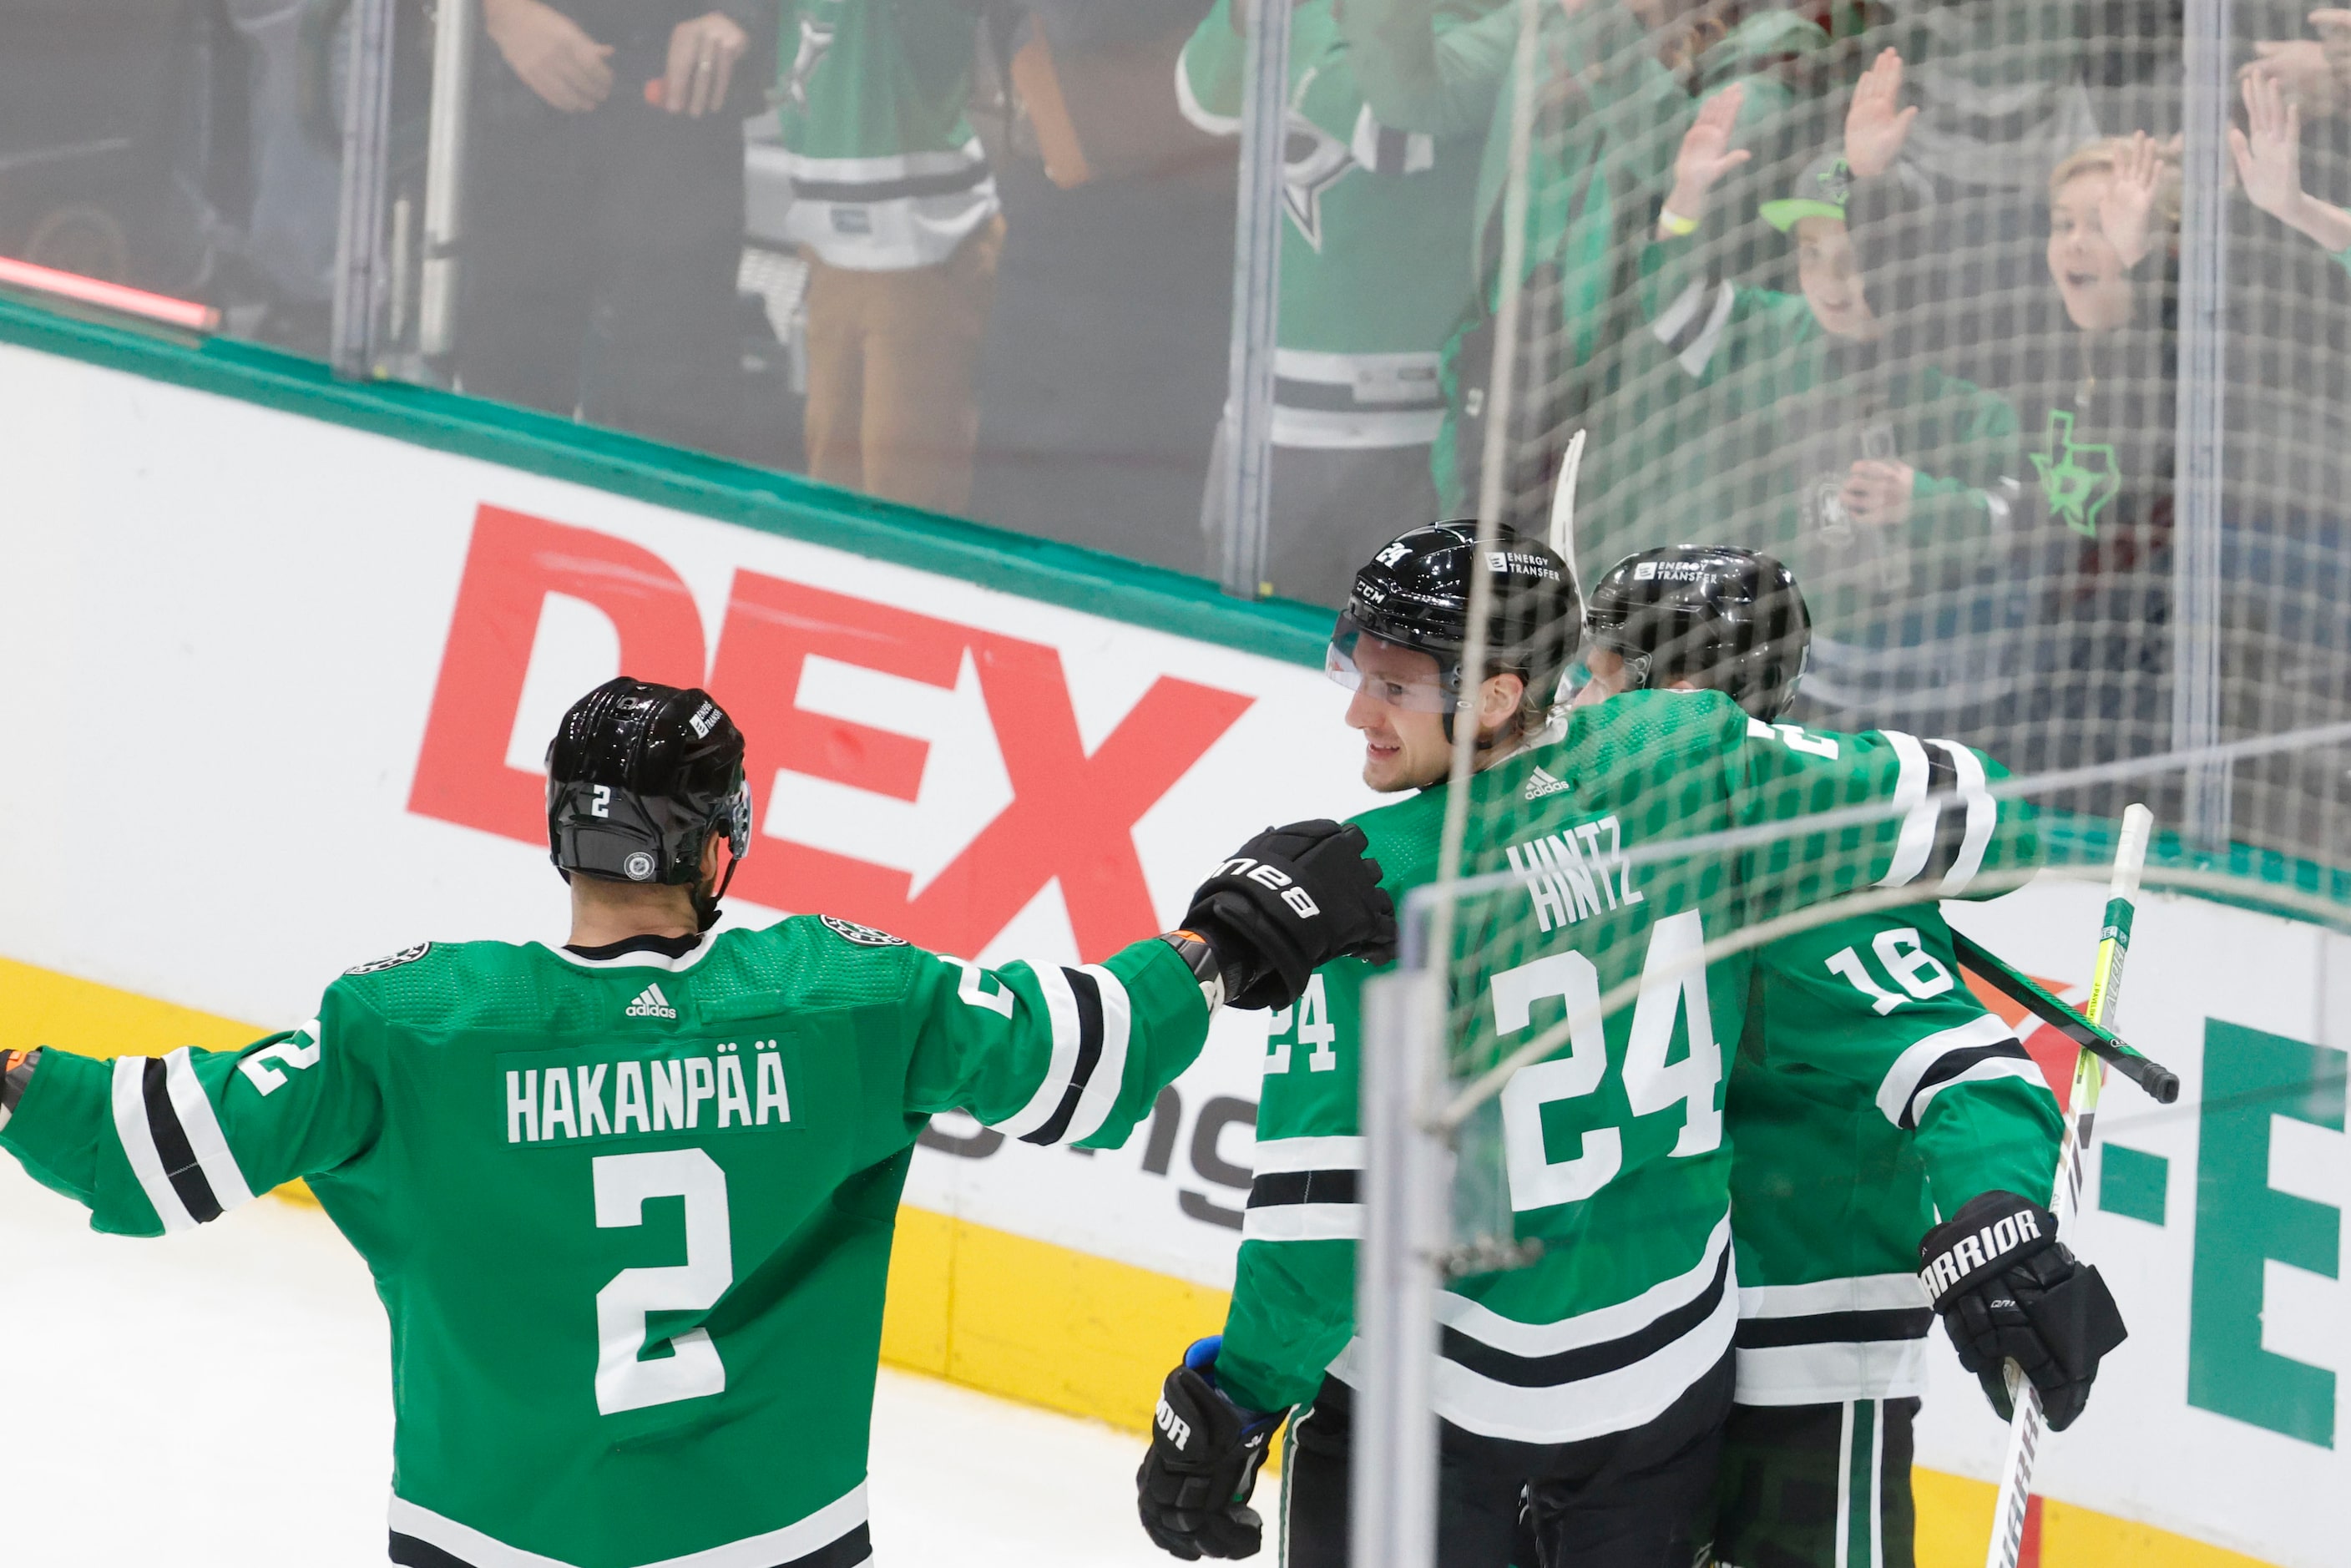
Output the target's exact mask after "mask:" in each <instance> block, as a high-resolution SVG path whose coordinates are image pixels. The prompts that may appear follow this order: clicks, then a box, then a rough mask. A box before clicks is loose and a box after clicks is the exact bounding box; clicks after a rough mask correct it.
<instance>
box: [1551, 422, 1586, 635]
mask: <svg viewBox="0 0 2351 1568" xmlns="http://www.w3.org/2000/svg"><path fill="white" fill-rule="evenodd" d="M1582 473H1583V431H1580V430H1579V431H1577V432H1576V433H1575V434H1573V435H1572V436H1570V437H1568V441H1567V454H1566V455H1565V456H1563V457H1562V458H1561V459H1560V460H1559V478H1558V479H1557V480H1556V481H1554V482H1553V484H1552V487H1551V528H1550V530H1549V537H1548V538H1547V539H1546V541H1545V542H1546V543H1548V544H1549V545H1550V546H1551V548H1552V554H1554V555H1556V556H1558V557H1559V558H1560V559H1562V560H1563V561H1565V562H1567V580H1568V581H1569V582H1570V583H1572V584H1573V585H1574V588H1575V596H1576V597H1577V598H1578V599H1582V598H1583V572H1582V571H1581V570H1579V569H1578V568H1577V566H1576V564H1575V481H1576V476H1578V475H1580V474H1582Z"/></svg>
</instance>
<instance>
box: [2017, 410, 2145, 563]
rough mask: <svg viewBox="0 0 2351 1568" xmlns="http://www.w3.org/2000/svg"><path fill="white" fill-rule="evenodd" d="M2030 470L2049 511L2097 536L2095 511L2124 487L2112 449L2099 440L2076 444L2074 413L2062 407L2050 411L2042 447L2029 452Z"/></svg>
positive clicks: (2078, 529) (2080, 530) (2080, 531)
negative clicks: (2044, 441)
mask: <svg viewBox="0 0 2351 1568" xmlns="http://www.w3.org/2000/svg"><path fill="white" fill-rule="evenodd" d="M2030 455H2031V456H2032V469H2033V472H2034V473H2036V474H2038V475H2039V476H2041V488H2042V490H2043V493H2044V494H2045V495H2047V497H2049V513H2050V515H2051V516H2052V517H2057V518H2059V519H2061V520H2062V521H2063V522H2064V525H2065V526H2066V527H2067V528H2071V529H2073V530H2074V532H2075V533H2077V534H2085V535H2087V536H2088V537H2089V538H2097V537H2098V515H2099V514H2100V513H2101V512H2104V511H2105V509H2106V507H2108V506H2109V505H2111V504H2112V503H2113V501H2114V498H2115V497H2116V495H2117V494H2119V493H2120V492H2121V490H2122V487H2123V480H2122V473H2121V470H2120V469H2119V468H2118V467H2117V465H2116V463H2115V449H2114V448H2113V447H2111V446H2108V445H2106V444H2104V443H2102V442H2091V443H2082V444H2077V443H2076V442H2075V441H2074V416H2073V414H2072V413H2069V412H2068V411H2066V410H2064V409H2051V410H2050V411H2049V436H2048V440H2047V442H2046V443H2045V444H2044V446H2043V450H2042V451H2039V452H2035V453H2032V454H2030Z"/></svg>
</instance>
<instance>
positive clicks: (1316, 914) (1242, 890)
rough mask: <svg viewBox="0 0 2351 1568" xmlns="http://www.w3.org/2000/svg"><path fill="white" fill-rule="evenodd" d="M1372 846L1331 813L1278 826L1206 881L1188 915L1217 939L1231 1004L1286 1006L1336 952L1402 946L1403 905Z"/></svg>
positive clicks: (1385, 955)
mask: <svg viewBox="0 0 2351 1568" xmlns="http://www.w3.org/2000/svg"><path fill="white" fill-rule="evenodd" d="M1368 847H1369V845H1368V844H1367V843H1366V841H1365V840H1364V830H1363V829H1361V828H1358V827H1356V826H1354V825H1353V823H1348V824H1346V825H1344V826H1343V825H1341V824H1340V823H1337V822H1333V821H1330V820H1328V819H1327V818H1326V819H1322V820H1320V821H1311V822H1292V823H1290V825H1289V826H1288V827H1286V828H1268V829H1267V830H1266V831H1263V832H1261V833H1259V835H1258V836H1257V837H1255V838H1253V839H1251V840H1250V841H1249V842H1247V843H1245V844H1243V845H1242V846H1241V847H1240V848H1239V849H1238V850H1236V851H1235V852H1233V853H1232V855H1231V857H1230V858H1228V860H1227V861H1226V862H1225V863H1224V864H1223V865H1221V866H1219V867H1217V873H1216V874H1215V875H1214V876H1212V877H1210V878H1209V879H1208V880H1207V881H1206V882H1204V883H1201V884H1200V887H1199V891H1198V892H1196V893H1195V894H1192V907H1191V908H1190V909H1189V910H1188V911H1186V914H1185V915H1184V925H1185V927H1186V929H1187V930H1191V931H1196V932H1198V933H1199V934H1200V936H1202V937H1203V938H1205V939H1206V940H1207V944H1208V946H1211V947H1213V948H1214V949H1216V954H1217V965H1218V967H1219V968H1220V969H1221V970H1222V972H1223V975H1224V980H1225V1001H1226V1004H1227V1005H1228V1006H1230V1007H1236V1008H1286V1007H1288V1006H1290V1004H1291V1003H1292V1002H1294V1001H1296V1000H1297V999H1298V996H1299V993H1300V992H1301V991H1303V990H1304V989H1305V988H1306V980H1307V977H1309V976H1310V975H1311V974H1313V973H1314V971H1315V970H1317V969H1319V968H1321V967H1322V966H1323V965H1325V964H1327V963H1329V962H1330V961H1331V960H1332V959H1333V958H1337V957H1342V956H1349V955H1352V956H1355V957H1358V958H1362V959H1364V960H1366V961H1367V962H1370V963H1374V964H1384V963H1386V962H1388V961H1389V960H1390V959H1392V958H1394V957H1395V944H1396V925H1395V905H1394V904H1391V903H1390V902H1389V901H1388V895H1387V893H1386V891H1385V890H1384V889H1383V888H1382V887H1381V886H1380V862H1377V861H1375V860H1373V859H1372V858H1371V857H1370V856H1368V855H1366V854H1365V853H1364V850H1365V849H1367V848H1368Z"/></svg>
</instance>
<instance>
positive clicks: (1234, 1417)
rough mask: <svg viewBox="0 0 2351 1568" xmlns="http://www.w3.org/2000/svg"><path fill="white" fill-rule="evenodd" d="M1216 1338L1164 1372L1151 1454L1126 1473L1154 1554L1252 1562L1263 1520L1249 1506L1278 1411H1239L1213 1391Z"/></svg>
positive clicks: (1219, 1339)
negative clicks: (1130, 1474) (1130, 1477)
mask: <svg viewBox="0 0 2351 1568" xmlns="http://www.w3.org/2000/svg"><path fill="white" fill-rule="evenodd" d="M1222 1343H1224V1342H1223V1339H1222V1337H1221V1336H1218V1335H1211V1336H1210V1337H1208V1338H1207V1339H1204V1340H1199V1341H1196V1342H1195V1343H1194V1344H1193V1346H1192V1348H1191V1349H1189V1350H1187V1351H1186V1352H1185V1353H1184V1364H1183V1365H1181V1366H1179V1367H1177V1368H1176V1369H1175V1371H1173V1372H1171V1373H1169V1374H1168V1375H1167V1382H1166V1385H1165V1387H1164V1388H1162V1389H1161V1390H1160V1395H1159V1409H1158V1411H1157V1413H1156V1414H1155V1416H1154V1417H1153V1419H1152V1423H1151V1451H1150V1452H1149V1453H1148V1454H1145V1455H1144V1458H1143V1468H1142V1469H1139V1470H1137V1471H1135V1473H1134V1491H1135V1504H1136V1508H1137V1510H1138V1511H1140V1512H1141V1513H1142V1515H1143V1528H1144V1532H1145V1533H1147V1534H1148V1535H1149V1536H1150V1537H1151V1540H1152V1542H1153V1544H1155V1545H1156V1546H1157V1547H1158V1548H1159V1549H1160V1550H1161V1551H1163V1552H1168V1553H1170V1554H1171V1555H1173V1556H1176V1557H1180V1558H1182V1559H1183V1560H1184V1561H1185V1562H1186V1563H1190V1562H1194V1561H1196V1560H1197V1559H1199V1558H1201V1557H1254V1556H1256V1555H1257V1552H1258V1547H1259V1544H1260V1543H1261V1542H1262V1540H1263V1534H1264V1523H1263V1521H1261V1520H1259V1518H1258V1516H1257V1510H1255V1509H1253V1508H1251V1507H1249V1493H1250V1492H1251V1491H1252V1490H1255V1489H1256V1487H1257V1472H1258V1467H1259V1466H1260V1465H1262V1464H1264V1463H1265V1450H1266V1442H1267V1440H1268V1439H1269V1438H1270V1437H1272V1436H1273V1429H1274V1428H1275V1427H1279V1426H1280V1425H1281V1418H1282V1417H1283V1416H1286V1415H1288V1414H1289V1412H1288V1411H1286V1410H1274V1411H1260V1410H1244V1409H1242V1408H1241V1407H1240V1406H1238V1405H1236V1404H1234V1403H1233V1402H1232V1400H1231V1399H1230V1398H1229V1397H1228V1396H1226V1394H1225V1392H1224V1390H1222V1389H1220V1388H1218V1387H1217V1348H1218V1346H1220V1345H1221V1344H1222Z"/></svg>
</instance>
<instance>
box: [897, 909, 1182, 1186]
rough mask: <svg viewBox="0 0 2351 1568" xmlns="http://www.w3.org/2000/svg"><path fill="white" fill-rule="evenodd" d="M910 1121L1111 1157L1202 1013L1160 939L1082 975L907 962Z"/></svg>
mask: <svg viewBox="0 0 2351 1568" xmlns="http://www.w3.org/2000/svg"><path fill="white" fill-rule="evenodd" d="M914 965H915V968H914V980H913V986H912V998H911V1000H912V1004H913V1007H914V1019H913V1023H914V1050H913V1052H912V1055H911V1057H910V1059H909V1062H908V1068H907V1073H906V1109H907V1110H908V1111H910V1112H913V1113H916V1114H918V1115H929V1114H933V1113H937V1112H941V1111H958V1110H959V1111H968V1112H970V1113H972V1114H973V1115H974V1116H977V1118H978V1119H979V1120H980V1121H981V1122H983V1123H985V1124H987V1125H988V1126H990V1127H993V1128H995V1129H996V1130H997V1131H998V1132H999V1133H1002V1134H1005V1135H1006V1136H1008V1137H1014V1138H1019V1139H1020V1140H1022V1141H1023V1142H1025V1143H1031V1144H1079V1145H1084V1146H1086V1147H1088V1148H1116V1147H1117V1146H1118V1145H1120V1144H1122V1143H1124V1142H1125V1141H1126V1135H1127V1134H1129V1133H1131V1132H1133V1131H1134V1124H1136V1123H1137V1122H1139V1121H1141V1120H1142V1119H1143V1118H1144V1116H1146V1115H1148V1114H1149V1113H1150V1111H1151V1107H1152V1104H1153V1103H1154V1102H1155V1100H1156V1099H1157V1098H1158V1095H1159V1092H1160V1091H1161V1090H1162V1089H1164V1088H1165V1087H1166V1086H1167V1085H1168V1084H1169V1083H1172V1082H1175V1079H1176V1078H1177V1077H1179V1076H1180V1075H1181V1074H1182V1073H1183V1071H1184V1070H1185V1069H1186V1068H1187V1067H1189V1066H1191V1065H1192V1062H1193V1060H1194V1058H1196V1057H1197V1056H1198V1055H1199V1054H1200V1046H1201V1044H1202V1042H1203V1041H1205V1040H1207V1035H1208V1005H1207V998H1204V997H1203V996H1202V995H1201V994H1200V987H1199V983H1198V981H1196V979H1194V978H1193V976H1192V970H1191V967H1190V966H1188V965H1187V964H1186V963H1185V962H1184V959H1183V957H1182V956H1181V955H1179V954H1178V953H1177V952H1176V951H1175V948H1173V947H1171V946H1168V945H1167V944H1166V943H1165V942H1163V941H1161V940H1160V939H1159V938H1157V937H1153V938H1151V939H1150V940H1149V941H1147V942H1137V943H1135V944H1134V945H1133V946H1128V947H1123V948H1121V949H1120V950H1119V951H1117V952H1116V953H1113V954H1112V955H1111V956H1110V957H1109V958H1108V959H1106V960H1104V961H1103V962H1102V963H1100V964H1087V965H1084V966H1082V967H1077V968H1065V967H1061V966H1058V965H1050V964H1049V965H1032V964H1029V963H1026V962H1020V963H1013V964H1008V965H1006V966H1005V967H1002V968H1000V969H985V968H982V967H980V966H978V965H977V964H974V963H970V962H968V961H967V960H965V959H962V958H950V957H946V956H941V955H935V954H922V953H917V954H916V955H914Z"/></svg>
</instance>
